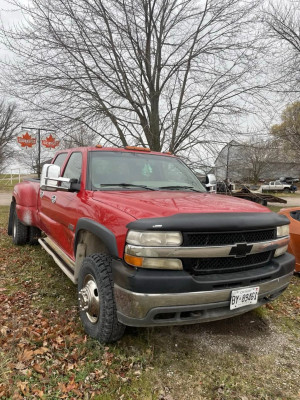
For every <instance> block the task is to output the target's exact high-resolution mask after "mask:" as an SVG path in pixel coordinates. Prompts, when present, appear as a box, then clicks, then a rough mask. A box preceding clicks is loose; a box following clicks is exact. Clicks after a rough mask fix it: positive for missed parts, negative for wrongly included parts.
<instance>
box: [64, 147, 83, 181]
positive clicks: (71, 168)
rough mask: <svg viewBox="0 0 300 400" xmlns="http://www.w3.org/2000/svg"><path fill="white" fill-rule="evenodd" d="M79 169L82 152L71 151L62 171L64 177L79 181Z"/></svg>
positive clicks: (80, 167)
mask: <svg viewBox="0 0 300 400" xmlns="http://www.w3.org/2000/svg"><path fill="white" fill-rule="evenodd" d="M81 169H82V154H81V153H73V154H71V157H70V158H69V161H68V164H67V166H66V168H65V171H64V173H63V177H64V178H70V179H77V181H78V182H80V181H81Z"/></svg>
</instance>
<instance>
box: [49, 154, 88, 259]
mask: <svg viewBox="0 0 300 400" xmlns="http://www.w3.org/2000/svg"><path fill="white" fill-rule="evenodd" d="M82 163H83V156H82V153H81V152H79V151H78V152H76V151H75V152H73V153H71V155H70V157H69V159H68V160H67V163H66V165H65V168H64V171H63V174H62V177H64V178H71V179H77V181H78V183H79V184H80V183H81V180H82ZM61 185H62V186H64V183H62V184H61ZM45 193H47V194H46V195H44V196H43V198H42V199H41V205H42V207H41V210H42V211H43V213H44V214H46V216H47V217H48V218H50V219H51V221H50V225H51V231H49V232H46V233H47V234H48V236H49V237H50V238H51V239H53V240H54V241H55V242H56V243H57V244H58V245H59V246H60V247H61V248H62V249H63V250H64V252H65V253H67V254H68V255H69V256H70V257H72V258H73V242H74V235H75V227H76V223H77V220H78V218H80V216H81V212H80V210H81V193H80V190H78V191H74V192H70V191H61V190H57V191H56V192H45ZM50 202H51V205H50ZM49 205H50V207H49Z"/></svg>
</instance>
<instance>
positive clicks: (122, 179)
mask: <svg viewBox="0 0 300 400" xmlns="http://www.w3.org/2000/svg"><path fill="white" fill-rule="evenodd" d="M88 186H89V188H90V189H91V190H120V188H122V190H186V191H189V190H192V191H197V192H206V190H205V189H204V188H203V186H202V185H201V183H200V182H199V180H198V179H197V177H196V176H195V175H194V174H193V172H192V171H191V170H190V169H189V168H188V167H187V166H186V165H185V164H184V163H183V162H182V161H180V160H179V159H178V158H174V157H168V156H160V155H154V154H147V153H146V154H141V153H129V152H110V151H91V152H90V153H89V179H88Z"/></svg>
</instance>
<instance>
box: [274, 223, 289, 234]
mask: <svg viewBox="0 0 300 400" xmlns="http://www.w3.org/2000/svg"><path fill="white" fill-rule="evenodd" d="M289 233H290V228H289V225H281V226H277V237H281V236H288V235H289Z"/></svg>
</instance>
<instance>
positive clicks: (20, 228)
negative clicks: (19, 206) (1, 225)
mask: <svg viewBox="0 0 300 400" xmlns="http://www.w3.org/2000/svg"><path fill="white" fill-rule="evenodd" d="M12 239H13V243H14V244H17V245H20V246H21V245H23V244H26V243H27V242H28V226H26V225H24V224H22V222H21V221H20V220H19V218H18V215H17V211H16V209H15V210H14V214H13V224H12Z"/></svg>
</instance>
